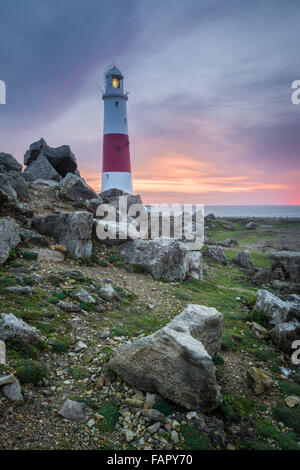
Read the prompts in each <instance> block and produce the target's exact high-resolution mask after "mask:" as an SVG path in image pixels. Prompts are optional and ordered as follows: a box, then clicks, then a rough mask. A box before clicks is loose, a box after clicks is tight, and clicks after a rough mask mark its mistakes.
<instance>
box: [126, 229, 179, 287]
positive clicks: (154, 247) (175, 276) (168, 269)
mask: <svg viewBox="0 0 300 470" xmlns="http://www.w3.org/2000/svg"><path fill="white" fill-rule="evenodd" d="M119 253H120V255H121V256H122V257H123V259H124V261H125V262H126V263H130V264H133V265H135V266H136V267H138V268H139V269H141V270H143V271H145V272H148V273H150V274H152V276H153V277H154V278H157V279H160V278H166V279H168V280H170V281H178V280H183V279H184V278H185V276H186V269H187V257H188V249H187V247H186V245H185V244H184V243H182V242H180V241H178V240H176V239H175V238H164V237H160V238H156V239H154V240H134V241H132V242H127V243H124V244H123V245H121V246H120V247H119Z"/></svg>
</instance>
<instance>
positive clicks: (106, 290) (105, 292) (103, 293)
mask: <svg viewBox="0 0 300 470" xmlns="http://www.w3.org/2000/svg"><path fill="white" fill-rule="evenodd" d="M99 295H100V297H101V299H104V300H108V301H110V300H113V299H114V298H116V297H118V296H117V293H116V291H115V289H114V288H113V287H112V286H111V285H109V284H105V285H104V286H103V287H101V289H100V290H99Z"/></svg>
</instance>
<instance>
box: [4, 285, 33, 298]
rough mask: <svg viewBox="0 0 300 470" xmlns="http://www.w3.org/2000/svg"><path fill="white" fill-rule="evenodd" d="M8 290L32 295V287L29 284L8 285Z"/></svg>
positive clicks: (28, 295)
mask: <svg viewBox="0 0 300 470" xmlns="http://www.w3.org/2000/svg"><path fill="white" fill-rule="evenodd" d="M6 290H7V291H8V292H11V293H12V294H16V295H17V296H18V295H25V296H26V297H30V296H31V295H32V289H31V287H29V286H11V287H6Z"/></svg>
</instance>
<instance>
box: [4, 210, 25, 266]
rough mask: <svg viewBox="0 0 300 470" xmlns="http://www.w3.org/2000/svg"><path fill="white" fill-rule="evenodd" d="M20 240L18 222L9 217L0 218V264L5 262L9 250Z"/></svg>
mask: <svg viewBox="0 0 300 470" xmlns="http://www.w3.org/2000/svg"><path fill="white" fill-rule="evenodd" d="M20 241H21V239H20V229H19V226H18V224H16V222H15V221H14V220H13V219H12V218H10V217H3V218H2V219H0V265H1V264H3V263H5V261H6V260H7V259H8V257H9V252H10V250H11V249H12V248H15V247H16V246H17V245H18V244H19V243H20Z"/></svg>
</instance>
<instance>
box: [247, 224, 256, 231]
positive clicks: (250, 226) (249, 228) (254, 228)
mask: <svg viewBox="0 0 300 470" xmlns="http://www.w3.org/2000/svg"><path fill="white" fill-rule="evenodd" d="M245 227H246V229H247V230H256V228H257V224H256V223H254V222H248V223H247V224H246V225H245Z"/></svg>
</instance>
